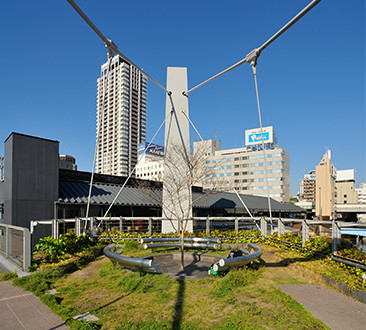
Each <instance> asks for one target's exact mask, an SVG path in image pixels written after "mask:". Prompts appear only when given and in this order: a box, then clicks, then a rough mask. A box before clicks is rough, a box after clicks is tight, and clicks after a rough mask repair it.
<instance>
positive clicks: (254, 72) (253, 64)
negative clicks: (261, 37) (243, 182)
mask: <svg viewBox="0 0 366 330" xmlns="http://www.w3.org/2000/svg"><path fill="white" fill-rule="evenodd" d="M251 66H252V69H253V76H254V84H255V93H256V96H257V108H258V117H259V127H260V131H261V140H262V151H263V160H264V173H265V176H266V187H267V199H268V209H269V218H270V219H271V222H272V207H271V198H270V197H269V185H268V171H267V160H266V150H265V148H264V141H263V126H262V115H261V106H260V103H259V93H258V84H257V63H256V62H252V63H251Z"/></svg>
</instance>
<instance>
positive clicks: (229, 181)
mask: <svg viewBox="0 0 366 330" xmlns="http://www.w3.org/2000/svg"><path fill="white" fill-rule="evenodd" d="M182 112H183V114H184V115H185V117H186V118H187V119H188V121H189V123H190V124H191V125H192V127H193V129H194V130H195V132H196V133H197V135H198V136H199V138H200V139H201V141H204V140H203V138H202V136H201V134H200V133H199V132H198V130H197V128H196V126H194V124H193V122H192V121H191V119H190V118H189V117H188V116H187V115H186V113H185V112H184V111H182ZM219 169H220V170H221V172H222V173H223V174H224V176H225V179H226V181H227V182H228V183H229V184H230V185H231V188H232V189H233V191H234V192H235V194H236V196H237V197H238V198H239V200H240V202H241V203H242V204H243V206H244V208H245V209H246V211H247V212H248V214H249V216H250V217H251V218H252V219H254V217H253V215H252V213H251V212H250V211H249V209H248V207H247V205H246V204H245V203H244V201H243V199H242V198H241V197H240V195H239V193H238V191H237V190H236V189H235V186H234V183H233V181H232V180H230V179H229V178H228V177H227V175H226V173H225V172H224V169H223V168H222V167H221V165H220V164H219Z"/></svg>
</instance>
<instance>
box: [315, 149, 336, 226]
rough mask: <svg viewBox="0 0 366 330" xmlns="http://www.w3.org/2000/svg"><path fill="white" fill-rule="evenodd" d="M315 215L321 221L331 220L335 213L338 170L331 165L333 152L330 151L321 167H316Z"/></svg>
mask: <svg viewBox="0 0 366 330" xmlns="http://www.w3.org/2000/svg"><path fill="white" fill-rule="evenodd" d="M315 172H316V183H315V200H316V202H315V215H316V217H318V218H320V219H331V218H332V217H333V213H334V204H335V198H336V188H335V179H336V172H337V171H336V169H335V167H334V166H333V165H332V163H331V152H330V150H328V151H327V152H326V153H325V154H324V156H323V158H322V160H321V161H320V163H319V165H318V166H316V169H315Z"/></svg>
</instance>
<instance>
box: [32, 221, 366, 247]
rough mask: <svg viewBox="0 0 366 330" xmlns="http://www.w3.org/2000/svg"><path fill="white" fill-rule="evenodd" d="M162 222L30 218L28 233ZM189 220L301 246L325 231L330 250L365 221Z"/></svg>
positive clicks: (197, 227)
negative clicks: (293, 240) (287, 237)
mask: <svg viewBox="0 0 366 330" xmlns="http://www.w3.org/2000/svg"><path fill="white" fill-rule="evenodd" d="M163 221H169V220H168V219H164V218H161V217H149V218H146V217H109V218H88V219H86V218H74V219H56V220H46V221H32V222H31V233H32V234H34V233H35V231H36V230H37V227H38V226H41V225H48V226H51V230H52V236H53V237H54V238H58V237H59V235H60V234H62V233H66V232H69V231H75V233H76V234H78V235H79V234H81V233H87V234H92V235H94V236H98V235H99V234H101V233H103V232H104V233H105V232H113V231H119V232H129V233H135V234H139V233H143V234H146V235H147V236H151V235H152V234H153V233H161V228H162V222H163ZM190 221H192V222H193V231H194V232H199V231H205V232H206V233H207V234H209V233H210V232H211V231H213V230H219V231H220V230H232V231H235V232H238V231H239V230H243V229H244V230H245V229H246V230H248V229H258V230H260V232H261V235H262V236H264V237H267V236H268V235H271V234H273V233H274V232H278V234H279V235H282V234H284V233H288V232H292V233H295V234H297V235H299V236H301V237H302V244H303V245H304V244H305V242H306V241H307V240H308V239H309V238H310V237H314V236H320V235H325V234H328V235H329V236H330V237H332V251H333V253H337V246H338V245H339V244H340V240H341V236H342V233H347V232H348V231H346V230H345V229H349V228H357V229H360V230H361V231H366V224H364V223H350V222H342V221H321V220H305V219H292V218H291V219H284V218H272V219H269V218H264V217H261V218H250V217H194V218H191V219H190ZM363 235H364V234H363ZM132 236H133V235H132ZM364 236H365V235H364Z"/></svg>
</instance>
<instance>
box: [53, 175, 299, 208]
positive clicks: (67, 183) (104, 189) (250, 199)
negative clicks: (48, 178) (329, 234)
mask: <svg viewBox="0 0 366 330" xmlns="http://www.w3.org/2000/svg"><path fill="white" fill-rule="evenodd" d="M121 187H122V184H112V183H98V182H96V183H94V184H93V188H92V193H91V198H90V203H91V204H94V205H110V204H111V203H112V202H113V200H114V198H115V196H117V194H118V192H119V190H120V188H121ZM88 194H89V183H88V182H83V181H71V180H60V184H59V199H58V202H60V203H67V204H86V203H87V202H88ZM240 197H241V199H242V200H243V201H244V203H245V204H246V206H247V207H248V209H249V210H250V211H268V199H267V197H261V196H252V195H242V194H241V195H240ZM193 199H194V200H195V202H194V204H193V207H194V208H210V209H237V208H240V209H243V208H244V206H243V204H242V203H241V201H240V200H239V198H238V196H237V195H236V194H235V193H230V192H208V193H207V192H206V193H205V192H194V193H193ZM161 201H162V189H156V188H155V189H154V188H149V187H146V188H145V187H132V186H125V187H124V188H123V189H122V190H121V192H120V194H119V196H118V197H117V199H116V201H115V203H114V204H115V205H120V206H146V207H160V206H161ZM271 208H272V210H273V211H276V212H277V211H281V212H305V211H304V210H303V209H302V208H300V207H298V206H296V205H294V204H292V203H289V202H284V203H282V202H278V201H276V200H274V199H271Z"/></svg>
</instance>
